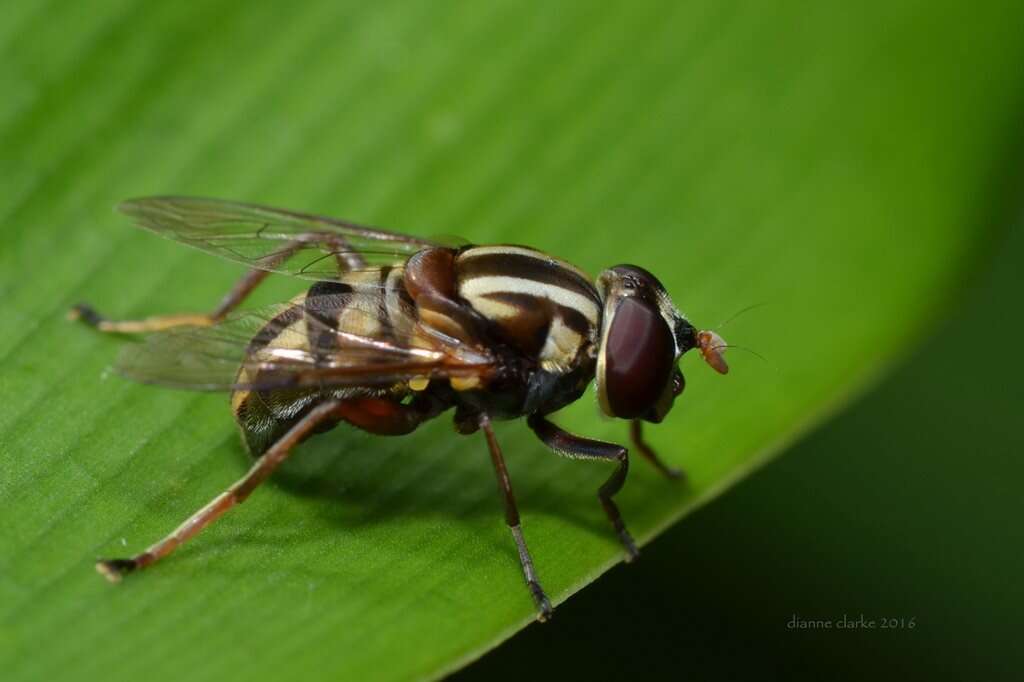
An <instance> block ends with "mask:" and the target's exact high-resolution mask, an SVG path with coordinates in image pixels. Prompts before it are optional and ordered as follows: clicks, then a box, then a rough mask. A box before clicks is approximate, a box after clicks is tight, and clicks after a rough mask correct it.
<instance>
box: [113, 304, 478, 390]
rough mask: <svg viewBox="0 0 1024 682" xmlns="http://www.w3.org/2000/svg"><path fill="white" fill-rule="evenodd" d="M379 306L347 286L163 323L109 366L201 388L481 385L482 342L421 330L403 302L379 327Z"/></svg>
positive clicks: (145, 378) (143, 378) (152, 380)
mask: <svg viewBox="0 0 1024 682" xmlns="http://www.w3.org/2000/svg"><path fill="white" fill-rule="evenodd" d="M331 299H334V300H333V301H332V300H331ZM311 301H312V303H311ZM380 305H381V303H380V296H378V295H375V294H374V293H373V292H363V293H359V292H353V293H351V294H348V295H346V296H345V297H343V298H341V299H335V298H334V297H323V298H319V297H318V298H317V299H307V300H306V301H304V302H293V303H290V304H284V305H278V306H271V307H268V308H263V309H259V310H254V311H249V312H244V313H238V314H235V315H233V316H230V317H229V318H227V319H226V320H225V321H223V322H221V323H219V324H216V325H213V326H210V327H179V328H175V329H169V330H167V331H163V332H158V333H155V334H151V335H149V336H148V337H146V338H145V339H144V340H143V341H142V342H140V343H136V344H131V345H129V346H127V347H125V348H124V349H123V351H122V353H121V356H120V357H119V359H118V362H117V365H116V367H115V368H116V370H117V371H118V373H120V374H121V375H123V376H125V377H127V378H129V379H132V380H134V381H139V382H142V383H148V384H159V385H164V386H171V387H175V388H184V389H192V390H201V391H220V390H236V389H237V390H276V389H290V388H306V387H309V388H318V387H321V388H331V387H387V386H393V385H395V384H397V383H402V382H408V381H410V380H413V379H417V380H422V379H423V378H427V379H454V378H463V379H473V378H480V379H482V380H485V381H486V379H487V378H488V377H489V376H491V375H492V374H493V373H494V372H495V371H496V368H497V364H496V362H495V357H494V356H493V355H492V353H490V352H489V351H488V350H487V349H486V348H484V347H482V346H475V345H471V344H468V343H465V342H462V341H459V340H457V339H453V338H451V337H449V336H447V335H445V334H443V333H441V332H438V331H436V330H434V329H431V328H430V327H427V326H426V325H424V324H422V323H420V322H419V321H418V320H417V319H416V317H415V311H414V310H413V309H412V308H411V306H408V305H405V304H403V305H401V306H397V307H396V306H395V305H394V304H392V306H391V309H390V310H389V312H388V315H387V321H386V323H382V320H381V315H382V313H381V308H380Z"/></svg>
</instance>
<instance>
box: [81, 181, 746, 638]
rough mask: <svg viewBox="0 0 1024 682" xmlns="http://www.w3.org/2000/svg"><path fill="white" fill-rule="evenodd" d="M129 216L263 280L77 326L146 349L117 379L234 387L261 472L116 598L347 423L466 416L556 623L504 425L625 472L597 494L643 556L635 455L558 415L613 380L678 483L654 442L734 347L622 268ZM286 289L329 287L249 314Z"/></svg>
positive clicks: (135, 210)
mask: <svg viewBox="0 0 1024 682" xmlns="http://www.w3.org/2000/svg"><path fill="white" fill-rule="evenodd" d="M119 209H120V210H121V211H122V212H123V213H125V214H127V215H128V216H130V217H131V218H133V219H134V220H135V222H136V223H137V224H138V225H139V226H140V227H143V228H145V229H148V230H151V231H153V232H155V233H157V234H158V235H160V236H162V237H166V238H169V239H173V240H175V241H179V242H182V243H184V244H187V245H189V246H192V247H195V248H198V249H200V250H203V251H207V252H209V253H212V254H214V255H217V256H221V257H222V258H226V259H228V260H232V261H236V262H239V263H242V264H244V265H246V266H248V267H249V270H248V271H247V274H245V275H244V276H243V277H242V278H241V280H240V281H239V282H238V283H237V284H236V285H235V286H234V287H233V288H232V289H231V291H230V292H228V294H227V295H226V296H225V297H224V299H223V300H222V301H221V302H220V304H219V305H218V306H217V307H216V308H214V310H213V311H212V312H210V313H207V314H188V315H168V316H160V317H150V318H146V319H143V320H133V321H113V320H109V319H107V318H105V317H103V316H101V315H99V314H98V313H97V312H96V311H95V310H94V309H92V308H91V307H89V306H88V305H85V304H80V305H77V306H75V307H74V308H73V309H72V310H71V313H70V317H72V318H74V319H80V320H82V321H84V322H86V323H88V324H89V325H91V326H93V327H95V328H97V329H99V330H101V331H105V332H120V333H145V334H147V336H146V337H145V339H144V341H143V342H142V343H140V344H132V345H131V347H128V348H126V349H124V351H123V352H122V354H121V356H120V359H119V361H118V365H117V369H118V370H119V372H120V373H121V374H123V375H125V376H126V377H128V378H130V379H133V380H136V381H140V382H144V383H153V384H161V385H166V386H172V387H178V388H186V389H195V390H224V391H229V392H230V394H231V407H232V410H233V412H234V416H235V420H236V422H237V423H238V426H239V428H240V430H241V435H242V440H243V442H244V445H245V446H246V448H247V449H248V450H249V452H250V453H251V454H252V456H253V457H254V458H255V461H254V463H253V465H252V468H251V469H250V470H249V471H248V473H246V474H245V475H244V476H243V477H242V478H241V479H239V480H238V481H237V482H236V483H235V484H234V485H232V486H231V487H230V488H228V489H227V490H226V491H224V492H222V493H221V494H220V495H218V496H216V497H215V498H213V500H212V501H211V502H210V503H209V504H207V505H206V506H205V507H203V508H202V509H200V510H198V511H197V512H195V513H194V514H193V515H192V516H190V517H189V518H188V519H186V520H185V522H184V523H182V524H181V525H180V526H179V527H178V528H177V529H175V530H174V531H172V532H171V533H170V534H169V535H168V536H166V537H165V538H163V539H162V540H160V541H158V542H157V543H155V544H154V545H152V546H151V547H149V548H148V549H146V550H145V551H143V552H141V553H140V554H137V555H135V556H133V557H131V558H127V559H104V560H101V561H99V562H98V563H97V564H96V568H97V570H98V571H99V572H100V573H102V574H103V575H104V576H106V577H107V578H108V579H110V580H111V581H113V582H117V581H119V580H120V579H121V577H122V576H123V575H124V574H126V573H130V572H132V571H137V570H139V569H142V568H145V567H147V566H150V565H152V564H153V563H155V562H156V561H159V560H160V559H162V558H164V557H166V556H167V555H168V554H170V553H171V552H173V551H174V550H175V548H177V547H178V546H179V545H181V544H182V543H183V542H185V541H186V540H188V539H189V538H191V537H192V536H194V535H195V534H197V533H198V532H199V531H201V530H202V529H203V528H205V527H206V526H208V525H209V524H211V523H212V522H213V521H215V520H216V519H217V518H218V517H220V516H221V515H222V514H223V513H224V512H226V511H227V510H228V509H230V508H231V507H233V506H235V505H236V504H238V503H240V502H242V501H244V500H245V499H246V498H247V497H248V496H249V495H250V494H251V493H252V491H253V490H255V489H256V487H257V486H258V485H259V484H260V483H262V482H263V481H264V480H266V479H267V477H268V476H270V474H271V473H272V472H273V471H274V469H275V468H277V466H278V465H279V464H281V462H282V461H284V460H285V459H286V458H287V457H288V456H289V454H290V453H291V452H292V450H293V449H294V448H295V446H296V445H297V444H299V443H300V442H301V441H303V440H304V439H305V438H307V437H309V436H311V435H313V434H314V433H320V432H323V431H326V430H329V429H331V428H333V427H334V426H336V425H337V424H339V423H341V422H346V423H348V424H350V425H352V426H355V427H357V428H360V429H363V430H365V431H368V432H370V433H374V434H380V435H388V436H396V435H402V434H407V433H410V432H411V431H413V430H414V429H415V428H416V427H417V426H418V425H419V424H421V423H423V422H424V421H426V420H428V419H432V418H434V417H437V416H438V415H440V414H441V413H442V412H445V411H447V410H448V409H450V408H454V422H455V428H456V430H457V431H458V432H459V433H462V434H470V433H474V432H476V431H482V432H483V434H484V436H485V437H486V441H487V445H488V448H489V449H490V455H491V461H492V463H493V466H494V471H495V474H496V476H497V479H498V484H499V488H500V491H501V494H502V495H503V498H504V506H505V521H506V523H507V524H508V527H509V529H510V530H511V533H512V537H513V539H514V540H515V543H516V548H517V549H518V552H519V559H520V562H521V564H522V570H523V574H524V577H525V579H526V583H527V585H528V587H529V589H530V592H531V594H532V596H533V600H534V602H535V604H536V607H537V611H538V618H539V619H540V620H544V619H545V618H547V617H548V616H549V615H550V613H551V603H550V601H549V600H548V598H547V596H546V595H545V593H544V590H543V589H542V588H541V585H540V582H539V580H538V577H537V572H536V570H535V568H534V565H533V560H532V559H531V557H530V552H529V550H528V549H527V546H526V540H525V539H524V537H523V532H522V529H521V527H520V522H519V512H518V510H517V508H516V503H515V498H514V497H513V494H512V484H511V482H510V480H509V474H508V470H507V469H506V467H505V461H504V458H503V456H502V452H501V448H500V447H499V445H498V441H497V439H496V438H495V435H494V431H493V429H492V426H491V423H492V421H493V420H497V419H515V418H519V417H526V420H527V424H528V425H529V427H530V428H531V429H532V430H533V431H534V433H536V434H537V436H538V437H539V438H540V440H541V441H542V442H543V443H544V444H545V445H547V446H548V447H549V448H551V449H552V450H553V451H554V452H556V453H557V454H560V455H563V456H567V457H572V458H579V459H593V460H605V461H608V462H609V463H611V464H613V465H614V466H615V469H614V471H613V472H612V474H611V476H610V477H609V478H608V480H607V481H606V482H605V483H604V485H602V486H601V487H600V489H599V490H598V493H597V496H598V498H599V499H600V502H601V505H602V506H603V507H604V511H605V513H606V514H607V516H608V518H609V520H610V521H611V523H612V526H613V527H614V529H615V531H616V533H617V534H618V537H619V540H620V541H621V543H622V545H623V547H624V548H625V552H626V555H627V559H632V558H633V557H635V556H636V553H637V549H636V545H635V543H634V541H633V538H632V536H631V535H630V533H629V531H628V530H627V529H626V526H625V524H624V523H623V520H622V516H621V515H620V513H619V509H618V507H617V506H616V504H615V502H614V501H613V497H614V495H615V494H616V493H617V492H618V491H619V490H620V489H621V488H622V485H623V483H624V482H625V480H626V473H627V471H628V469H629V458H628V451H627V450H626V448H624V447H622V446H620V445H615V444H612V443H606V442H603V441H597V440H592V439H589V438H583V437H580V436H576V435H573V434H571V433H568V432H566V431H563V430H562V429H561V428H559V427H558V426H556V425H555V424H554V423H552V422H551V421H549V419H548V416H549V415H550V414H551V413H553V412H555V411H557V410H559V409H560V408H562V407H564V406H565V405H568V404H569V403H571V402H573V401H575V400H577V399H578V398H580V397H581V396H582V395H583V393H584V391H585V389H586V387H587V386H588V385H589V383H590V382H591V381H592V380H595V381H596V385H597V395H598V401H599V403H600V407H601V409H602V411H603V412H604V413H605V414H607V415H609V416H611V417H619V418H622V419H628V420H630V425H631V429H630V431H631V437H632V442H633V445H634V447H635V449H636V451H637V452H638V453H639V454H640V455H641V456H642V457H644V458H645V459H647V460H648V461H649V462H651V463H652V464H653V465H654V466H655V467H657V469H658V470H659V471H661V473H663V474H665V475H666V476H669V477H678V476H679V475H680V474H679V472H678V471H677V470H675V469H672V468H670V467H668V466H666V465H665V464H664V463H663V462H662V461H661V460H660V459H659V458H658V457H657V455H656V454H655V453H654V451H653V450H652V449H651V448H650V447H648V446H647V445H646V444H645V443H644V441H643V437H642V433H641V425H642V423H643V422H644V421H648V422H653V423H658V422H660V421H661V420H662V419H663V418H664V417H665V415H666V414H668V412H669V410H670V409H671V407H672V404H673V401H674V400H675V398H676V397H678V396H679V394H680V393H682V391H683V387H684V385H685V384H684V380H683V374H682V373H681V372H680V370H679V368H678V361H679V358H680V356H682V355H683V354H684V353H686V352H687V351H689V350H691V349H697V350H698V351H699V352H700V354H701V355H702V356H703V358H704V359H705V361H707V363H708V364H709V365H711V367H712V368H714V369H715V370H716V371H718V372H720V373H722V374H725V373H726V372H727V371H728V367H727V365H726V364H725V360H724V359H723V357H722V351H723V349H724V348H725V345H724V342H723V341H722V339H721V337H719V336H718V335H717V334H716V333H715V332H712V331H698V330H697V329H696V328H695V327H694V326H693V325H691V324H690V323H689V322H688V321H687V320H686V318H685V317H683V315H682V314H681V313H680V312H679V311H678V310H677V309H676V307H675V305H673V303H672V301H671V299H670V298H669V296H668V294H667V293H666V291H665V288H664V287H663V286H662V285H661V283H660V282H659V281H658V280H657V279H656V278H655V277H654V275H652V274H651V273H649V272H647V271H646V270H644V269H643V268H640V267H637V266H634V265H619V266H616V267H613V268H610V269H608V270H605V271H604V272H603V273H601V275H600V276H599V277H598V278H597V280H596V284H592V283H591V280H590V279H589V278H588V277H587V276H586V275H585V274H584V273H583V272H582V271H581V270H579V269H578V268H576V267H575V266H573V265H571V264H569V263H567V262H565V261H563V260H559V259H557V258H554V257H552V256H549V255H547V254H545V253H543V252H541V251H538V250H536V249H532V248H528V247H523V246H508V245H495V246H474V245H461V246H451V245H446V244H444V243H441V242H436V241H432V240H427V239H421V238H418V237H412V236H408V235H402V234H397V233H394V232H388V231H384V230H379V229H374V228H369V227H364V226H361V225H356V224H354V223H350V222H345V221H341V220H335V219H332V218H325V217H320V216H314V215H307V214H303V213H296V212H292V211H286V210H280V209H275V208H268V207H264V206H256V205H250V204H241V203H232V202H227V201H219V200H213V199H200V198H186V197H151V198H145V199H136V200H131V201H127V202H124V203H122V204H121V205H120V206H119ZM270 273H284V274H287V275H293V276H296V277H300V278H305V279H308V280H313V282H314V283H313V284H312V286H310V287H309V289H308V291H306V293H305V294H303V295H300V296H298V297H297V298H295V299H293V300H291V301H289V302H288V303H285V304H283V305H279V306H275V307H271V308H267V309H258V310H252V311H248V312H236V308H237V307H238V305H239V304H240V303H242V301H243V300H244V299H245V298H246V296H247V295H248V294H250V293H251V292H252V291H253V290H254V289H255V288H256V287H257V286H258V285H259V284H260V283H261V282H262V281H263V280H264V279H265V278H266V277H267V276H268V275H269V274H270Z"/></svg>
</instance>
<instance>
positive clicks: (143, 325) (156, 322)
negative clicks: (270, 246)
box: [68, 235, 366, 334]
mask: <svg viewBox="0 0 1024 682" xmlns="http://www.w3.org/2000/svg"><path fill="white" fill-rule="evenodd" d="M311 241H316V242H317V243H322V244H323V246H325V247H327V248H329V249H330V251H329V252H328V254H327V257H334V259H335V261H336V262H337V264H338V271H339V272H345V271H346V270H352V269H354V268H359V267H363V266H365V265H366V263H365V261H364V260H363V258H362V256H360V255H359V254H358V253H356V252H355V251H354V250H352V249H351V248H350V247H349V246H348V243H347V242H346V241H345V240H344V239H343V238H341V237H338V236H335V235H311V236H309V237H305V238H300V239H296V240H294V241H292V242H289V243H288V244H286V245H285V246H284V247H283V248H281V249H280V250H279V251H278V252H277V253H276V254H274V255H273V256H272V257H270V258H269V259H266V262H265V267H266V268H267V269H253V270H250V271H249V272H247V273H245V274H244V275H243V276H242V278H241V279H239V280H238V281H237V282H236V283H235V285H234V286H233V287H231V290H230V291H229V292H228V293H227V294H226V295H225V296H224V298H223V299H221V302H220V303H219V304H218V305H217V307H216V308H214V309H213V310H212V311H210V312H208V313H184V314H178V315H157V316H154V317H147V318H144V319H141V320H110V319H107V318H106V317H104V316H103V315H101V314H100V313H98V312H96V309H95V308H93V307H92V306H90V305H89V304H87V303H78V304H76V305H74V306H72V308H71V310H69V311H68V319H70V320H81V321H82V322H85V323H86V324H88V325H89V326H90V327H94V328H95V329H98V330H100V331H101V332H112V333H119V334H144V333H147V332H158V331H163V330H164V329H171V328H173V327H181V326H185V325H188V326H192V327H207V326H210V325H213V324H217V323H218V322H220V321H221V320H223V319H224V318H225V317H226V316H227V314H228V313H230V312H231V311H232V310H234V309H235V308H237V307H238V306H239V304H241V303H242V301H244V300H245V298H246V297H247V296H248V295H249V294H251V293H252V292H253V290H254V289H256V287H258V286H259V285H260V284H261V283H262V282H263V280H264V279H266V278H267V276H268V275H269V274H270V270H272V269H273V268H275V267H277V266H278V265H280V264H281V263H283V262H285V261H286V260H288V259H289V258H291V257H292V256H293V255H294V254H295V252H296V251H298V250H299V249H301V248H303V247H305V246H307V245H308V244H309V243H310V242H311Z"/></svg>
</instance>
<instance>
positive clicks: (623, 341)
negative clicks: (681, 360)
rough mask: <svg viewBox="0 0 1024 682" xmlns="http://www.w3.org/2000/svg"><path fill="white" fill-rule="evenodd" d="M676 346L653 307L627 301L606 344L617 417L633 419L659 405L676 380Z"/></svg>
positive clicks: (608, 390)
mask: <svg viewBox="0 0 1024 682" xmlns="http://www.w3.org/2000/svg"><path fill="white" fill-rule="evenodd" d="M674 360H675V345H674V342H673V340H672V332H671V330H669V327H668V325H667V324H666V323H665V320H664V319H663V318H662V317H661V315H659V314H658V311H657V310H656V309H655V308H654V306H652V305H651V304H649V303H647V302H645V301H643V300H641V299H639V298H632V297H630V298H624V299H622V302H621V303H619V305H618V307H617V308H616V309H615V316H614V317H613V318H612V322H611V327H610V328H609V330H608V338H607V339H606V341H605V357H604V363H605V371H604V372H605V373H604V382H605V387H604V388H605V392H606V396H607V400H608V406H609V407H610V408H611V410H612V412H613V413H614V414H615V416H617V417H622V418H625V419H632V418H636V417H640V416H642V415H643V414H645V413H646V412H647V411H648V410H649V409H650V408H651V407H653V405H654V403H655V402H657V400H658V398H659V397H660V396H661V394H662V392H663V391H664V390H665V385H666V384H667V383H668V380H669V379H670V378H671V377H672V366H673V361H674Z"/></svg>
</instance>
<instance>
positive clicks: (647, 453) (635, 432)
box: [629, 419, 683, 479]
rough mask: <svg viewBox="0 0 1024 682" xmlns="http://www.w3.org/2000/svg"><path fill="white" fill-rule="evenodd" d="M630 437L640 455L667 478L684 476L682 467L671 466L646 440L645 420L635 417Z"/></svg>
mask: <svg viewBox="0 0 1024 682" xmlns="http://www.w3.org/2000/svg"><path fill="white" fill-rule="evenodd" d="M629 438H630V440H631V441H633V448H634V449H635V450H636V451H637V452H639V453H640V456H641V457H643V458H644V459H646V460H647V461H648V462H650V463H651V464H652V465H654V468H655V469H657V470H658V471H660V472H661V474H662V475H663V476H665V478H673V479H676V478H683V472H682V470H681V469H676V468H675V467H670V466H669V465H667V464H665V463H664V462H663V461H661V458H660V457H658V453H656V452H655V451H654V449H653V448H652V447H651V446H650V445H648V444H647V442H646V441H645V440H644V433H643V422H642V421H640V420H639V419H634V420H633V421H631V422H630V423H629Z"/></svg>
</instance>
